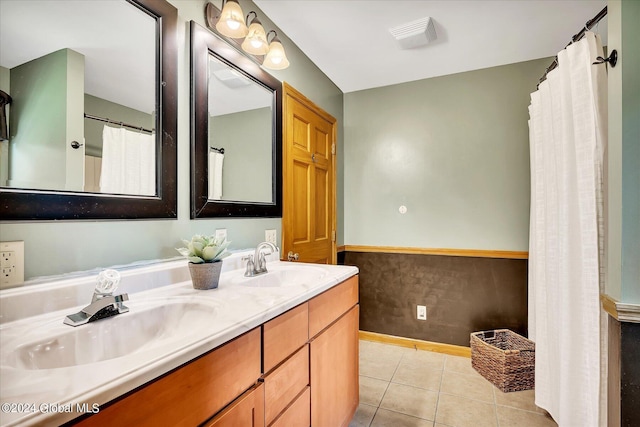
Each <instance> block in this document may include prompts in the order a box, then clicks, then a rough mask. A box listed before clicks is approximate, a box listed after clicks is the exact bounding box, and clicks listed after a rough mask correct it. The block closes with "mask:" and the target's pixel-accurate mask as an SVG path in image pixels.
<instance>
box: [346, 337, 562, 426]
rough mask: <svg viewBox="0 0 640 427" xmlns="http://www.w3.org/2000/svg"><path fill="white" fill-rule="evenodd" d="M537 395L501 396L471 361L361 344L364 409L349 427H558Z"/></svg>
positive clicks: (362, 399) (384, 345)
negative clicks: (538, 404) (535, 400)
mask: <svg viewBox="0 0 640 427" xmlns="http://www.w3.org/2000/svg"><path fill="white" fill-rule="evenodd" d="M533 401H534V397H533V390H528V391H520V392H513V393H503V392H501V391H500V390H498V389H497V388H496V387H494V386H493V385H492V384H491V383H490V382H489V381H487V380H485V379H484V378H483V377H482V376H481V375H480V374H478V373H477V372H476V371H475V370H474V369H473V368H472V367H471V359H468V358H465V357H457V356H449V355H444V354H440V353H433V352H429V351H422V350H414V349H410V348H405V347H397V346H393V345H388V344H381V343H377V342H371V341H364V340H361V341H360V406H359V407H358V410H357V412H356V414H355V416H354V418H353V420H352V421H351V424H350V426H351V427H361V426H372V427H379V426H389V427H405V426H412V427H413V426H415V427H423V426H424V427H427V426H428V427H467V426H468V427H484V426H487V427H513V426H522V427H554V426H556V423H555V422H554V421H553V419H552V418H551V417H549V415H547V414H546V412H545V411H543V410H542V409H540V408H538V407H536V406H535V405H534V403H533Z"/></svg>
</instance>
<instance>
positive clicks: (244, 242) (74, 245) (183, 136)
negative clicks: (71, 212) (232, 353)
mask: <svg viewBox="0 0 640 427" xmlns="http://www.w3.org/2000/svg"><path fill="white" fill-rule="evenodd" d="M170 3H172V4H173V5H174V6H175V7H176V8H177V9H178V14H179V17H178V19H179V22H178V95H179V97H178V219H177V220H165V221H157V220H155V221H145V220H140V221H78V222H73V221H70V222H67V221H65V222H46V221H45V222H36V223H2V224H0V235H1V236H2V240H3V241H5V240H7V241H10V240H24V242H25V278H27V279H28V278H32V277H34V276H41V275H53V274H60V273H65V272H70V271H78V270H87V269H92V268H96V267H107V266H112V265H117V264H124V263H131V262H134V261H139V260H148V259H158V258H168V257H174V256H176V255H178V254H177V252H176V251H175V249H174V248H176V247H179V245H180V239H181V238H188V237H190V236H191V235H192V234H194V233H214V232H215V230H216V229H217V228H226V229H227V233H228V238H229V240H231V241H232V245H231V248H233V249H240V248H248V247H255V245H256V244H257V243H259V242H261V241H263V240H264V230H265V229H277V230H278V235H279V233H280V230H281V226H280V222H281V220H280V218H265V219H210V220H197V221H192V220H190V218H189V203H190V201H189V193H190V187H189V185H190V184H189V145H190V143H189V117H190V116H189V114H190V113H189V93H190V91H189V21H190V20H194V21H196V22H198V23H199V24H200V25H204V7H205V4H206V1H204V0H193V1H189V0H170ZM240 3H241V5H242V7H243V9H244V10H246V11H247V13H248V11H250V10H256V11H257V12H258V14H259V15H260V19H261V21H262V23H263V24H264V25H265V27H266V28H269V29H275V30H277V31H278V34H279V36H280V39H281V40H282V42H283V44H284V46H285V49H286V50H287V55H288V57H289V60H290V62H291V66H290V67H289V68H288V69H286V70H283V71H279V72H274V73H273V74H274V76H275V77H277V78H278V79H280V80H286V81H287V82H289V83H290V84H291V85H292V86H294V87H295V88H296V89H298V90H300V91H301V92H303V93H304V94H305V95H307V96H308V97H309V98H310V99H311V100H312V101H314V102H315V103H316V104H318V105H319V106H320V107H322V108H324V109H325V110H326V111H328V112H329V113H330V114H332V115H333V116H334V117H336V118H337V119H338V123H339V124H340V125H339V144H340V145H342V122H343V117H342V92H341V91H340V90H339V89H338V88H337V87H336V86H335V85H334V84H333V83H332V82H331V81H330V80H329V79H328V78H327V77H326V76H325V75H324V74H323V73H322V72H321V71H320V70H319V69H318V68H317V67H316V66H315V65H314V64H313V63H312V62H311V61H310V60H309V59H308V58H307V57H306V55H304V53H302V51H300V50H299V49H298V48H297V47H296V46H295V45H294V44H293V43H291V41H290V40H289V39H288V38H287V37H286V36H285V35H284V34H283V33H282V31H279V29H278V28H277V27H275V26H274V25H273V24H272V23H271V22H270V21H269V19H267V18H266V17H264V14H263V13H262V12H261V11H260V10H259V9H258V8H257V7H256V6H255V5H253V3H252V2H247V1H243V0H241V1H240ZM340 149H341V147H339V150H340ZM340 164H342V161H341V160H340ZM338 172H339V177H340V176H341V172H340V171H338ZM340 187H341V183H340V182H338V188H340ZM338 197H339V200H338V204H339V209H340V211H341V210H342V202H341V200H340V199H341V197H342V196H341V195H340V194H339V195H338ZM341 215H342V213H341V212H339V219H338V221H339V223H340V222H341V220H340V218H341ZM340 238H341V237H339V239H340ZM278 244H280V239H279V238H278Z"/></svg>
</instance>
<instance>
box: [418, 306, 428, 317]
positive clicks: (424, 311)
mask: <svg viewBox="0 0 640 427" xmlns="http://www.w3.org/2000/svg"><path fill="white" fill-rule="evenodd" d="M416 317H417V318H418V320H427V306H426V305H419V306H418V312H417V313H416Z"/></svg>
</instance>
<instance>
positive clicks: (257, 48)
mask: <svg viewBox="0 0 640 427" xmlns="http://www.w3.org/2000/svg"><path fill="white" fill-rule="evenodd" d="M242 49H243V50H244V51H245V52H247V53H250V54H252V55H266V54H267V52H268V51H269V43H268V42H267V35H266V33H265V31H264V28H263V27H262V24H261V23H260V21H258V20H257V19H254V20H253V22H252V23H251V25H249V34H247V38H245V39H244V41H243V42H242Z"/></svg>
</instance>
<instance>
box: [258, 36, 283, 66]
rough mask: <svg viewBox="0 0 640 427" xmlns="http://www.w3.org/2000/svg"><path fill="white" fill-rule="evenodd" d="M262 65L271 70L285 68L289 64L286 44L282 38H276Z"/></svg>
mask: <svg viewBox="0 0 640 427" xmlns="http://www.w3.org/2000/svg"><path fill="white" fill-rule="evenodd" d="M262 65H263V66H264V67H265V68H269V69H270V70H284V69H285V68H287V67H288V66H289V60H288V59H287V55H286V54H285V52H284V46H282V43H280V40H278V39H277V38H274V39H273V40H272V41H271V44H270V45H269V52H268V53H267V56H266V57H265V58H264V62H263V63H262Z"/></svg>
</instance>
